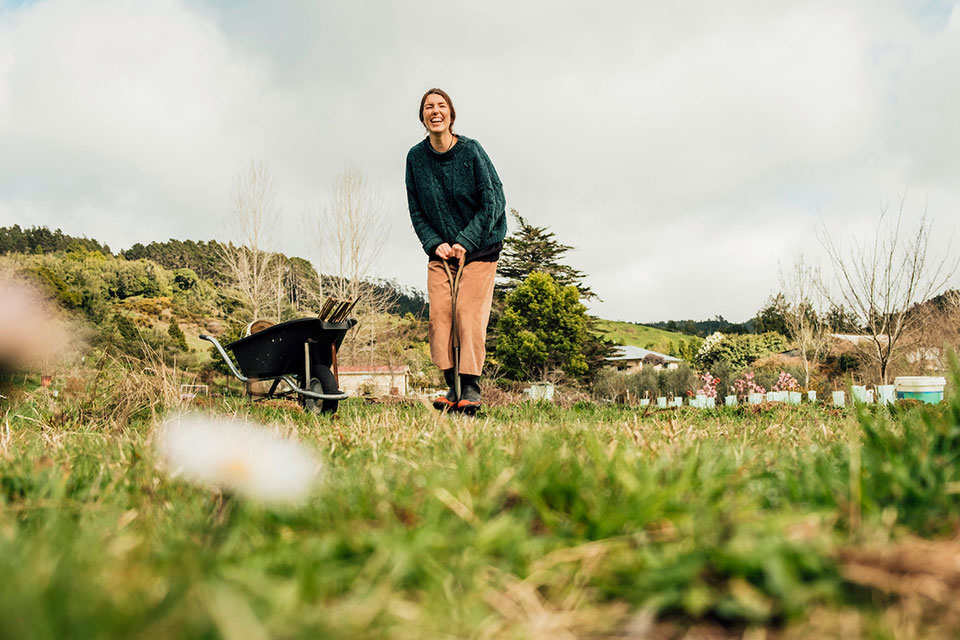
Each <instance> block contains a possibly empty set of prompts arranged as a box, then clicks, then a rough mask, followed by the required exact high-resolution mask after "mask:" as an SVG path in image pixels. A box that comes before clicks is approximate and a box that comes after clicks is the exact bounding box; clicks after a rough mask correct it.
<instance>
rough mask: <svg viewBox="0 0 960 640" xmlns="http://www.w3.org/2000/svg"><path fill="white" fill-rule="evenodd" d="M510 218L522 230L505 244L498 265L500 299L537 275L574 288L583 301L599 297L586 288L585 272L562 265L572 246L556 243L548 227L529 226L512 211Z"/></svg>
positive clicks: (506, 239) (515, 211)
mask: <svg viewBox="0 0 960 640" xmlns="http://www.w3.org/2000/svg"><path fill="white" fill-rule="evenodd" d="M510 215H512V216H513V218H514V220H516V222H517V225H519V227H518V229H517V230H516V231H514V232H513V233H512V234H511V235H509V236H508V237H507V238H505V239H504V241H503V252H502V253H501V254H500V264H499V265H497V275H498V276H499V277H500V278H501V281H500V282H499V283H498V284H497V286H496V291H497V293H498V297H499V298H501V299H502V298H503V297H505V296H506V295H507V294H508V293H510V292H511V291H513V290H515V289H516V288H517V287H519V286H520V284H521V283H522V282H523V281H524V280H526V279H527V276H529V275H530V274H531V273H533V272H534V271H539V272H541V273H545V274H547V275H549V276H550V277H551V278H553V279H554V281H555V282H556V283H557V284H558V285H560V286H561V287H566V286H568V285H573V286H575V287H576V288H577V291H578V292H579V293H580V298H581V299H582V300H590V299H592V298H596V297H597V296H596V294H595V293H593V291H591V290H590V287H588V286H586V285H585V284H583V280H584V278H586V275H585V274H584V273H583V272H582V271H579V270H577V269H574V268H573V267H571V266H569V265H566V264H562V263H561V260H562V259H563V258H564V256H565V255H566V253H567V252H568V251H570V250H571V249H573V247H572V246H570V245H567V244H563V243H561V242H559V241H557V239H556V235H555V234H554V233H553V232H552V231H549V230H548V228H547V227H536V226H534V225H532V224H530V223H529V222H527V220H526V218H524V217H523V216H521V215H520V213H519V212H517V210H516V209H510Z"/></svg>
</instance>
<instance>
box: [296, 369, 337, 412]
mask: <svg viewBox="0 0 960 640" xmlns="http://www.w3.org/2000/svg"><path fill="white" fill-rule="evenodd" d="M312 373H313V374H314V377H312V378H311V379H310V386H309V387H307V390H308V391H313V392H314V393H330V394H334V393H340V390H339V389H337V379H336V378H335V377H333V371H331V370H330V367H327V366H324V365H317V366H315V367H314V369H313V371H312ZM339 405H340V401H339V400H317V399H315V398H308V397H304V399H303V408H304V409H306V410H307V411H312V412H314V413H336V412H337V407H338V406H339Z"/></svg>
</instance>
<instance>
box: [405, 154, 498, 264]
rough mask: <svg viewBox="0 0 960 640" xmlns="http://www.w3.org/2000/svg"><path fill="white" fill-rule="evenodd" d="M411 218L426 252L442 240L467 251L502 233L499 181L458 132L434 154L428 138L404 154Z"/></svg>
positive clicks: (485, 159)
mask: <svg viewBox="0 0 960 640" xmlns="http://www.w3.org/2000/svg"><path fill="white" fill-rule="evenodd" d="M407 203H408V205H409V207H410V220H411V221H412V222H413V229H414V231H416V232H417V236H419V238H420V244H422V245H423V250H424V251H425V252H426V253H427V255H428V256H432V255H433V252H434V250H435V249H436V248H437V247H438V246H440V245H441V244H442V243H444V242H449V243H450V244H451V245H453V244H461V245H463V248H464V249H466V250H467V254H468V260H469V254H471V253H476V252H477V251H480V250H482V249H487V248H489V247H492V246H494V245H498V244H499V243H500V242H502V241H503V238H504V236H506V235H507V216H506V213H505V212H504V206H505V205H506V199H505V198H504V197H503V184H502V183H501V182H500V177H499V176H498V175H497V170H496V169H494V168H493V163H492V162H490V158H489V157H488V156H487V153H486V152H485V151H484V150H483V147H481V146H480V143H479V142H477V141H476V140H472V139H470V138H468V137H466V136H458V137H457V143H456V144H455V145H453V147H452V148H451V149H450V150H449V151H447V152H445V153H438V152H436V151H434V150H433V147H431V146H430V140H429V139H428V138H425V139H424V140H423V142H420V143H419V144H416V145H414V146H413V148H411V149H410V151H409V152H408V153H407Z"/></svg>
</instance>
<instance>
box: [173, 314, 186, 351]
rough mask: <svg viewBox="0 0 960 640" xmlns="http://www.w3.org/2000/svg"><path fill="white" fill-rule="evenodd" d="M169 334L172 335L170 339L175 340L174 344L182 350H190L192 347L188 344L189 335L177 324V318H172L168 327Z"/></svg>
mask: <svg viewBox="0 0 960 640" xmlns="http://www.w3.org/2000/svg"><path fill="white" fill-rule="evenodd" d="M167 335H168V336H170V339H171V340H173V344H174V345H176V346H177V347H178V348H179V349H180V350H181V351H189V350H190V347H189V346H188V345H187V336H185V335H183V329H181V328H180V325H179V324H177V319H176V318H171V319H170V327H169V328H168V329H167Z"/></svg>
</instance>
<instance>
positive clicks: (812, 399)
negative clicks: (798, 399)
mask: <svg viewBox="0 0 960 640" xmlns="http://www.w3.org/2000/svg"><path fill="white" fill-rule="evenodd" d="M807 400H809V401H810V402H816V401H817V392H816V391H807Z"/></svg>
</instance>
